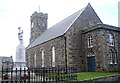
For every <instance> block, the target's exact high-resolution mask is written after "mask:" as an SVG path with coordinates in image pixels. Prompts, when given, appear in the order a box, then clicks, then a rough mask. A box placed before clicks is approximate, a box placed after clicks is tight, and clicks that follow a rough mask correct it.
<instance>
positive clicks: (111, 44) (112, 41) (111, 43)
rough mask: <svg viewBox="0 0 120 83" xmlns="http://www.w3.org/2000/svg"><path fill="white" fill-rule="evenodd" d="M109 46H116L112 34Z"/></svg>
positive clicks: (110, 34)
mask: <svg viewBox="0 0 120 83" xmlns="http://www.w3.org/2000/svg"><path fill="white" fill-rule="evenodd" d="M109 44H110V46H114V36H113V34H112V33H109Z"/></svg>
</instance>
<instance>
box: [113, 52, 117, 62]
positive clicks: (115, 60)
mask: <svg viewBox="0 0 120 83" xmlns="http://www.w3.org/2000/svg"><path fill="white" fill-rule="evenodd" d="M114 64H117V53H114Z"/></svg>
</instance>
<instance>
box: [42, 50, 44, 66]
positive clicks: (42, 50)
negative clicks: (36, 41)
mask: <svg viewBox="0 0 120 83" xmlns="http://www.w3.org/2000/svg"><path fill="white" fill-rule="evenodd" d="M42 67H44V50H42Z"/></svg>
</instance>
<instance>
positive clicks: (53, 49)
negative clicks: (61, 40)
mask: <svg viewBox="0 0 120 83" xmlns="http://www.w3.org/2000/svg"><path fill="white" fill-rule="evenodd" d="M52 66H53V67H55V47H54V46H53V47H52Z"/></svg>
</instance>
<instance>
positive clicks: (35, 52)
mask: <svg viewBox="0 0 120 83" xmlns="http://www.w3.org/2000/svg"><path fill="white" fill-rule="evenodd" d="M34 65H35V67H36V52H35V53H34Z"/></svg>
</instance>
